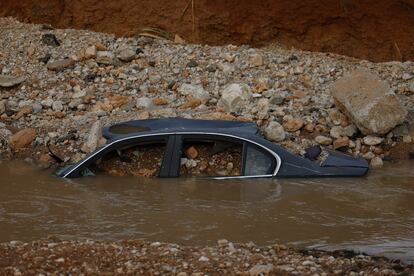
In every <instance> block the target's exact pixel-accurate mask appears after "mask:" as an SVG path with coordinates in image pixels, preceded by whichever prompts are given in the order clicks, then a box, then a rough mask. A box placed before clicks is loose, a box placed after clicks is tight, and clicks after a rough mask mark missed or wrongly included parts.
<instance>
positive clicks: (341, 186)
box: [0, 161, 414, 263]
mask: <svg viewBox="0 0 414 276" xmlns="http://www.w3.org/2000/svg"><path fill="white" fill-rule="evenodd" d="M413 165H414V162H412V161H411V162H407V163H401V164H397V165H388V166H386V167H385V168H384V169H382V170H379V171H375V172H372V173H371V174H370V175H368V176H367V177H364V178H353V179H346V178H345V179H344V178H341V179H285V180H269V179H268V180H266V179H263V180H257V179H256V180H243V181H240V180H237V181H235V180H227V181H213V180H202V179H137V178H116V177H104V176H99V177H89V178H82V179H76V180H71V181H66V180H63V179H58V178H56V177H54V176H53V175H51V172H50V171H40V170H39V169H37V168H35V167H32V166H29V165H27V164H25V163H21V162H5V161H3V162H0V174H1V178H0V183H1V185H0V241H2V242H4V241H11V240H21V241H30V240H34V239H39V238H45V237H47V236H48V235H55V236H57V237H59V238H63V239H97V240H120V239H147V240H149V241H164V242H173V243H179V244H184V245H213V244H216V242H217V240H218V239H222V238H226V239H228V240H231V241H234V242H249V241H253V242H255V243H256V244H258V245H268V244H272V243H284V244H288V245H290V246H294V247H299V248H304V247H310V248H320V249H329V250H332V249H353V250H357V251H361V252H366V253H370V254H377V255H385V256H387V257H390V258H399V259H402V260H404V261H406V262H410V263H412V262H414V200H413V199H414V170H413V168H414V166H413Z"/></svg>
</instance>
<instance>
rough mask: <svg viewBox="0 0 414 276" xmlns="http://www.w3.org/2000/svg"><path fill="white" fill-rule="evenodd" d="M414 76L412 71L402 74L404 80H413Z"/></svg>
mask: <svg viewBox="0 0 414 276" xmlns="http://www.w3.org/2000/svg"><path fill="white" fill-rule="evenodd" d="M413 77H414V76H413V74H411V73H404V74H403V75H402V79H403V80H411V79H412V78H413Z"/></svg>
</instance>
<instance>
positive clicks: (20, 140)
mask: <svg viewBox="0 0 414 276" xmlns="http://www.w3.org/2000/svg"><path fill="white" fill-rule="evenodd" d="M36 135H37V134H36V130H35V129H33V128H26V129H23V130H20V131H19V132H17V133H16V134H14V135H13V136H11V137H10V140H9V146H10V148H11V149H12V150H19V149H22V148H25V147H27V146H28V145H29V144H31V143H32V142H33V140H34V139H35V138H36Z"/></svg>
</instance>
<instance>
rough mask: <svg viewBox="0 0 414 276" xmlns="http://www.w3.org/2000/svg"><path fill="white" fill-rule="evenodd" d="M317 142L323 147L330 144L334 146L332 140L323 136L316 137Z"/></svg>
mask: <svg viewBox="0 0 414 276" xmlns="http://www.w3.org/2000/svg"><path fill="white" fill-rule="evenodd" d="M315 141H316V142H317V143H318V144H320V145H323V146H329V145H330V144H332V139H331V138H329V137H326V136H322V135H319V136H316V138H315Z"/></svg>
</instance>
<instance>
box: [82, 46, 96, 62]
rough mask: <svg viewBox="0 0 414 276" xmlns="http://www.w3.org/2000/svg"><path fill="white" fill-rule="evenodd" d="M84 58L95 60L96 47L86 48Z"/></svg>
mask: <svg viewBox="0 0 414 276" xmlns="http://www.w3.org/2000/svg"><path fill="white" fill-rule="evenodd" d="M85 58H86V59H91V58H96V46H95V45H93V46H89V47H88V48H86V50H85Z"/></svg>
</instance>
